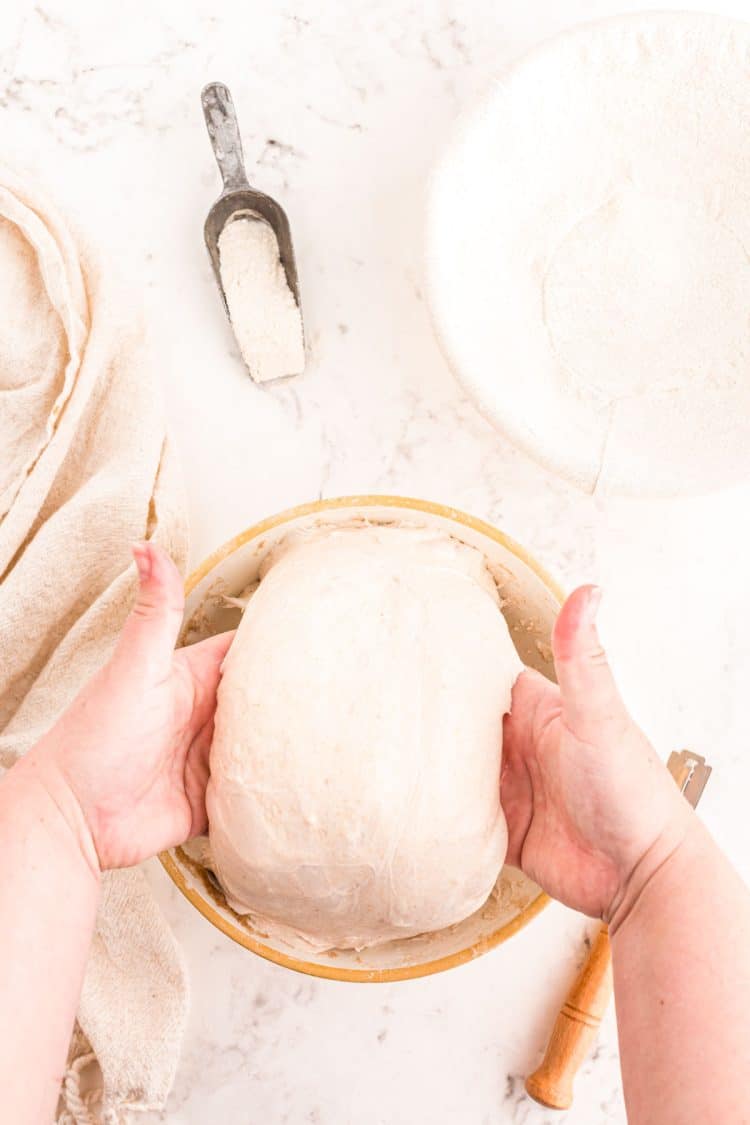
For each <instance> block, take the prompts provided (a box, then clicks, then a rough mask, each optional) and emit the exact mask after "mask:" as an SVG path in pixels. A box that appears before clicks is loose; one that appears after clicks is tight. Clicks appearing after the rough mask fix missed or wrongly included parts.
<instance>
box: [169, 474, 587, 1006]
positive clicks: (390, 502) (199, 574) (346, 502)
mask: <svg viewBox="0 0 750 1125" xmlns="http://www.w3.org/2000/svg"><path fill="white" fill-rule="evenodd" d="M341 508H394V509H397V510H398V509H408V510H411V511H416V512H424V513H426V514H428V515H435V516H440V517H442V518H443V519H448V520H452V521H453V522H454V523H458V524H463V525H464V526H465V527H468V528H471V529H472V530H473V531H476V532H479V533H481V534H484V535H486V536H488V538H490V539H494V540H495V541H496V542H497V543H500V544H501V545H502V546H503V547H505V548H506V549H507V550H508V551H510V552H511V554H514V555H516V557H517V558H519V559H520V560H521V561H522V562H523V563H525V564H526V565H527V566H528V567H529V569H530V570H532V571H533V572H534V574H536V576H537V578H539V579H540V580H541V582H542V583H543V584H544V585H545V586H546V587H547V589H548V590H549V591H550V593H551V594H552V595H553V597H554V598H555V599H556V601H557V602H558V603H560V604H562V602H563V601H564V599H565V594H564V592H563V590H562V588H561V587H560V585H559V584H558V583H557V582H556V581H555V579H554V578H552V576H551V575H550V574H548V573H547V571H546V570H545V569H544V567H543V566H541V564H540V563H538V562H537V561H536V559H534V558H532V556H531V555H530V554H529V553H528V551H526V550H525V548H523V547H522V546H521V545H520V543H517V542H516V541H515V540H514V539H512V538H511V537H510V536H508V535H506V534H505V533H504V532H502V531H500V530H499V529H498V528H496V527H493V526H492V524H489V523H486V522H485V521H484V520H481V519H478V518H477V517H476V516H471V515H469V514H468V513H466V512H462V511H460V510H459V509H457V508H453V507H451V506H449V505H446V504H439V503H436V502H434V501H431V500H418V499H416V498H414V497H409V496H389V495H384V496H380V495H361V496H359V495H352V496H339V497H335V498H333V499H330V500H322V499H321V500H314V501H312V502H310V503H307V504H299V505H297V506H296V507H293V508H287V509H285V510H284V511H282V512H278V513H277V514H276V515H273V516H269V517H267V518H266V519H264V520H261V521H260V522H259V523H256V524H253V525H252V526H251V527H249V528H246V529H245V530H244V531H241V532H239V534H237V535H235V536H233V537H232V538H231V539H229V540H227V542H225V543H223V544H222V545H221V546H220V547H218V548H217V549H216V550H215V551H214V552H213V553H212V554H210V555H209V556H208V557H207V558H206V559H204V560H203V562H202V563H201V564H200V565H199V566H198V567H197V568H196V569H195V570H194V571H192V573H191V574H190V575H189V576H188V577H187V579H186V580H185V596H186V597H187V596H188V595H189V594H190V593H192V591H193V590H194V589H195V587H196V586H197V585H198V584H199V583H200V582H202V581H203V579H204V578H205V577H206V575H207V574H209V573H210V571H212V570H213V569H214V568H215V567H216V566H218V564H219V563H221V562H223V560H224V559H225V558H227V557H228V556H229V555H231V554H233V553H234V552H235V551H236V550H238V549H239V548H240V547H242V546H244V544H245V543H248V542H249V541H250V540H251V539H257V538H259V537H260V536H262V535H264V534H265V533H266V532H268V531H271V530H272V529H273V528H275V527H278V526H279V525H280V524H284V523H290V522H291V521H292V520H295V519H299V518H300V517H304V516H308V515H314V514H317V513H320V512H326V511H331V510H337V509H341ZM159 860H160V862H161V865H162V867H163V868H164V870H165V871H166V873H167V875H168V876H169V878H170V879H171V880H172V882H173V883H174V885H175V886H176V887H177V889H178V891H180V893H181V894H182V895H184V897H185V898H186V899H187V900H188V901H189V902H190V903H192V905H193V906H194V907H195V908H196V910H198V911H199V912H200V913H201V914H202V915H203V917H204V918H206V919H207V920H208V921H209V922H211V923H212V924H213V925H214V926H215V927H216V928H217V929H218V930H221V932H222V933H223V934H225V935H226V936H227V937H229V938H231V939H232V941H234V942H236V943H237V944H238V945H241V946H243V947H244V948H245V949H249V950H250V951H251V952H252V953H256V954H257V955H258V956H259V957H262V958H263V959H264V960H266V961H272V962H273V963H274V964H276V965H281V966H283V967H284V968H286V969H292V970H293V971H294V972H298V973H303V974H305V975H306V976H312V977H322V978H324V979H326V980H339V981H349V982H352V983H360V984H368V983H385V982H389V981H402V980H415V979H417V978H419V977H426V976H431V975H432V974H433V973H440V972H443V971H445V970H446V969H452V968H455V967H456V966H458V965H463V964H465V963H466V962H467V961H473V960H474V959H475V958H477V957H480V956H481V955H482V954H483V953H487V952H488V951H489V950H490V949H494V948H495V946H497V945H500V944H501V943H502V942H504V941H506V940H507V939H508V938H509V937H512V935H513V934H515V933H516V932H517V931H518V930H520V929H522V928H523V927H524V926H525V925H526V924H527V923H528V922H530V921H531V919H532V918H535V917H536V915H537V914H539V913H540V912H541V911H542V910H543V909H544V908H545V906H547V905H548V904H549V902H550V898H549V895H547V894H546V893H545V892H544V891H540V892H539V894H538V895H537V896H536V898H534V899H533V900H532V901H531V902H530V903H529V904H528V905H527V906H525V907H524V909H523V910H522V911H521V912H520V913H519V914H517V915H516V917H515V918H512V919H511V920H510V921H509V922H506V923H505V924H504V925H502V926H500V927H499V928H498V929H497V930H494V931H493V932H492V933H491V934H488V935H487V936H486V937H483V938H480V939H479V940H478V941H475V942H472V943H471V945H469V946H467V947H466V948H465V949H459V950H457V951H456V952H455V953H449V954H446V955H445V956H444V957H438V958H436V959H435V960H433V961H425V962H423V963H421V964H419V965H409V966H404V967H401V968H390V969H350V968H345V967H344V966H340V967H339V966H337V965H335V964H331V965H321V964H318V963H317V962H313V961H305V960H304V959H302V958H301V957H295V956H293V955H291V954H287V953H282V952H281V951H280V950H277V949H274V948H273V947H272V946H270V945H266V944H265V943H264V942H262V941H260V940H259V939H258V938H255V937H253V936H252V935H251V934H248V933H243V932H241V931H240V930H239V928H236V927H233V926H232V924H231V923H230V922H229V921H228V920H227V919H226V918H224V917H222V915H221V914H220V913H219V911H218V910H216V909H215V908H214V907H213V906H212V905H211V904H210V903H209V902H207V901H206V899H204V898H203V897H202V896H201V895H200V894H199V893H198V892H197V890H195V888H193V887H191V886H190V885H189V884H188V881H187V879H186V877H185V875H184V873H183V871H182V870H181V868H180V867H179V866H178V864H177V863H176V861H175V859H174V857H173V856H172V854H171V852H170V851H163V852H161V853H160V854H159Z"/></svg>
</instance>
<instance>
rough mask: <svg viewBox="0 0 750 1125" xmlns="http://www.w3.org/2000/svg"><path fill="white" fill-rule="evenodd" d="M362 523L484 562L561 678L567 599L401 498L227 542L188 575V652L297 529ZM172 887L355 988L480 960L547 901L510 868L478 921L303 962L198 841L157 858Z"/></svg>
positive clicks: (229, 624)
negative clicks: (214, 866) (555, 639)
mask: <svg viewBox="0 0 750 1125" xmlns="http://www.w3.org/2000/svg"><path fill="white" fill-rule="evenodd" d="M356 522H366V523H378V524H394V523H398V524H401V525H409V526H415V527H429V528H436V529H439V530H441V531H444V532H445V533H447V534H449V535H452V536H453V537H454V538H456V539H459V540H461V541H462V542H464V543H467V544H469V545H470V546H473V547H476V548H478V549H479V550H480V551H482V553H483V554H484V555H485V557H486V558H487V561H488V566H489V568H490V571H491V573H492V575H493V577H494V579H495V581H496V583H497V585H498V589H499V591H500V593H501V595H502V598H503V613H504V615H505V618H506V620H507V622H508V626H509V628H510V631H511V636H512V637H513V640H514V643H515V645H516V648H517V649H518V652H519V655H520V657H521V659H522V660H523V661H524V663H525V664H527V665H528V666H530V667H532V668H536V669H537V670H538V671H540V672H542V674H544V675H546V676H547V677H548V678H549V679H554V668H553V665H552V654H551V650H550V647H549V642H550V637H551V633H552V625H553V623H554V619H555V617H556V614H557V611H558V608H559V606H560V603H561V602H562V599H563V594H562V592H561V590H560V588H559V587H558V586H557V584H556V583H555V582H554V581H553V579H552V578H550V576H549V575H548V574H547V573H546V572H545V571H544V570H543V569H542V567H541V566H540V565H539V564H538V563H537V562H536V561H535V560H534V559H532V558H531V557H530V555H528V554H527V552H526V551H524V549H523V548H522V547H520V546H519V545H518V544H517V543H515V542H514V541H513V540H512V539H510V538H508V536H506V535H504V534H503V533H502V532H500V531H498V530H497V528H494V527H492V526H491V525H490V524H487V523H483V522H482V521H481V520H478V519H474V518H473V517H472V516H468V515H465V514H464V513H463V512H459V511H456V510H455V509H454V508H447V507H445V506H443V505H442V504H433V503H430V502H428V501H425V500H412V499H408V498H406V497H400V496H347V497H343V498H341V499H336V500H321V501H318V502H317V503H314V504H305V505H303V506H301V507H298V508H292V509H291V510H289V511H286V512H282V513H280V514H279V515H276V516H271V517H270V518H269V519H267V520H263V522H262V523H259V524H256V525H255V526H254V527H251V528H249V529H248V530H247V531H243V532H242V533H241V534H239V535H237V536H235V537H234V539H231V540H230V541H229V542H228V543H225V544H224V546H223V547H220V548H219V550H218V551H215V552H214V554H212V555H211V556H210V557H209V558H208V559H206V560H205V562H204V563H202V565H201V566H199V567H198V569H197V570H196V571H195V572H194V573H193V574H191V575H190V577H189V578H188V580H187V582H186V584H185V591H186V607H185V624H184V627H183V632H182V643H183V644H192V643H194V642H195V641H198V640H200V639H202V638H203V637H207V636H210V635H212V634H214V633H217V632H220V631H222V630H225V629H231V628H234V627H235V626H236V625H237V622H238V618H239V611H238V610H237V609H236V608H234V607H231V606H229V605H227V603H226V598H227V597H232V596H236V595H238V594H240V593H241V592H242V591H243V590H245V589H246V588H247V587H248V586H250V585H251V584H252V583H253V582H254V581H255V580H256V578H257V575H258V570H259V567H260V564H261V562H262V560H263V558H264V557H265V555H266V554H267V553H268V551H269V550H270V549H271V548H272V547H273V546H274V545H275V544H276V543H277V542H278V541H279V540H280V539H282V538H283V537H284V536H285V535H287V534H288V533H289V532H290V531H292V530H299V529H300V528H306V527H321V526H323V527H325V526H335V525H340V524H352V523H356ZM160 859H161V862H162V864H163V866H164V868H165V870H166V872H167V874H168V875H169V877H170V879H171V880H172V881H173V883H174V884H175V886H176V887H177V888H178V889H179V890H180V891H181V892H182V894H183V895H184V896H185V897H186V898H187V899H188V901H189V902H191V903H192V904H193V906H194V907H195V908H196V909H197V910H199V911H200V913H201V914H202V915H203V916H204V917H205V918H207V919H208V920H209V922H211V923H212V925H214V926H215V927H216V928H217V929H218V930H221V931H222V933H224V934H226V935H227V936H228V937H230V938H232V940H233V941H236V942H237V943H238V944H239V945H241V946H243V947H244V948H245V949H249V950H251V951H252V952H253V953H257V954H258V955H259V956H260V957H264V958H266V959H267V960H269V961H273V962H275V963H276V964H277V965H283V966H284V967H285V968H287V969H294V970H295V971H297V972H301V973H307V974H308V975H310V976H316V977H326V978H329V979H332V980H342V981H351V982H360V983H362V982H375V981H395V980H409V979H412V978H415V977H421V976H427V975H428V974H430V973H437V972H441V971H442V970H444V969H450V968H453V967H454V966H456V965H461V964H463V963H464V962H466V961H470V960H473V959H474V958H475V957H479V956H481V954H483V953H486V952H487V950H489V949H492V948H493V947H494V946H496V945H499V944H500V942H502V941H505V940H506V939H507V938H509V937H510V936H511V935H512V934H514V933H516V932H517V931H518V930H520V929H522V928H523V927H524V926H525V925H526V923H527V922H529V921H530V920H531V919H532V918H533V917H534V916H535V915H536V914H538V913H539V911H540V910H542V908H543V907H544V906H545V905H546V904H547V902H548V901H549V900H548V898H547V896H546V895H545V894H544V893H543V892H542V891H540V889H539V887H537V886H536V884H535V883H532V882H531V880H529V879H527V878H526V877H525V876H524V875H522V874H521V873H520V872H519V871H517V870H515V869H514V868H504V869H503V871H502V872H501V875H500V877H499V878H498V881H497V884H496V886H495V888H494V890H493V892H492V894H491V895H490V898H489V899H488V900H487V902H486V903H485V905H484V906H483V907H482V908H481V909H480V910H478V911H476V912H475V913H474V914H472V915H471V917H469V918H467V919H465V920H464V921H463V922H460V923H458V924H456V925H454V926H449V927H447V928H446V929H444V930H439V931H437V932H436V933H433V934H424V935H419V936H417V937H413V938H409V939H407V940H402V941H393V942H387V943H385V944H384V945H380V946H375V947H373V948H371V949H365V950H361V951H359V952H357V951H356V950H328V951H326V952H323V953H309V954H302V953H300V952H299V950H294V949H292V948H290V947H289V946H287V945H285V944H284V943H283V942H282V941H280V940H278V939H277V938H276V937H271V936H270V935H269V934H267V933H266V932H265V931H264V929H263V926H262V923H260V922H258V921H256V920H254V919H253V918H252V917H248V916H241V915H239V914H237V913H235V911H233V910H232V909H231V908H230V907H229V906H228V905H227V903H226V900H225V898H224V895H223V893H222V891H221V888H220V887H219V886H218V884H217V882H216V880H215V879H214V877H213V876H212V874H211V872H210V871H208V870H207V869H206V868H205V867H204V866H203V864H202V863H201V847H200V842H199V843H198V845H197V846H195V845H193V844H190V845H187V846H186V847H183V848H173V849H171V850H170V851H168V852H164V853H163V854H162V855H161V856H160Z"/></svg>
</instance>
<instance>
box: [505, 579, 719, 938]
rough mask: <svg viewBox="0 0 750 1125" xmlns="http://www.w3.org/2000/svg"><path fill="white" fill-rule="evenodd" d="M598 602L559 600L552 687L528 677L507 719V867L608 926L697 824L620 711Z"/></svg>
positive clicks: (577, 595) (586, 595)
mask: <svg viewBox="0 0 750 1125" xmlns="http://www.w3.org/2000/svg"><path fill="white" fill-rule="evenodd" d="M600 597H601V591H600V590H599V589H598V588H597V587H593V586H584V587H581V588H580V589H578V590H576V591H575V592H574V593H573V594H571V596H570V597H569V598H568V600H567V601H566V603H565V605H564V606H563V608H562V610H561V611H560V615H559V617H558V619H557V623H556V625H555V629H554V634H553V638H552V648H553V653H554V658H555V669H556V672H557V679H558V683H559V688H558V687H556V686H555V685H554V684H551V683H550V682H549V681H548V680H546V679H545V678H544V677H543V676H540V675H539V674H538V673H536V672H533V671H530V670H526V671H524V672H523V673H522V674H521V676H520V677H519V678H518V680H517V682H516V685H515V687H514V689H513V701H512V706H511V711H510V714H509V715H507V716H506V718H505V727H504V739H503V742H504V748H503V769H502V777H501V800H502V805H503V809H504V811H505V815H506V818H507V821H508V833H509V848H508V858H507V862H508V863H510V864H512V865H514V866H517V867H520V868H521V869H522V870H523V871H524V872H526V874H527V875H529V876H530V877H531V878H532V879H534V881H535V882H537V883H539V885H540V886H541V887H542V888H543V889H544V890H546V891H547V892H548V893H549V894H550V895H552V896H553V897H554V898H557V899H559V900H560V901H561V902H564V903H565V904H566V905H568V906H571V907H573V908H574V909H576V910H580V911H582V912H583V913H584V914H588V915H591V916H593V917H600V918H603V919H604V920H605V921H607V922H609V923H610V926H611V928H612V929H614V928H616V927H617V926H618V925H619V924H620V923H621V922H622V920H623V919H624V918H625V917H626V916H627V914H628V913H629V911H630V909H631V908H632V905H633V903H634V902H635V901H636V899H637V898H638V896H639V894H640V892H641V890H642V889H643V887H644V886H645V885H646V883H647V882H648V880H649V879H650V878H651V876H652V875H653V873H654V872H655V871H656V870H657V869H658V868H659V867H661V866H662V864H664V863H665V862H666V861H667V860H668V859H669V857H670V856H671V855H672V854H673V853H674V852H675V851H677V850H678V849H679V848H680V846H681V844H682V842H683V841H684V840H685V839H686V837H687V836H688V835H689V834H690V832H691V829H692V827H693V825H694V824H697V823H698V822H697V819H696V817H695V814H694V813H693V812H692V810H691V809H690V807H689V806H688V804H687V802H686V801H685V800H684V798H683V797H682V796H681V795H680V793H679V791H678V789H677V787H676V786H675V784H674V781H673V780H672V778H671V777H670V775H669V773H668V772H667V770H666V769H665V767H664V765H663V763H662V762H661V761H660V760H659V758H658V757H657V755H656V754H655V752H654V750H653V748H652V747H651V745H650V743H649V742H648V740H647V739H646V737H645V735H644V734H643V732H642V731H641V730H640V729H639V728H638V727H637V726H636V724H635V723H634V722H633V720H632V718H631V717H630V715H629V714H628V712H627V710H626V709H625V705H624V704H623V702H622V699H621V698H620V695H619V693H618V691H617V687H616V685H615V682H614V679H613V677H612V673H611V671H610V668H609V665H608V663H607V658H606V655H605V653H604V651H603V649H602V646H601V644H600V641H599V637H598V633H597V629H596V623H595V621H596V613H597V609H598V605H599V601H600Z"/></svg>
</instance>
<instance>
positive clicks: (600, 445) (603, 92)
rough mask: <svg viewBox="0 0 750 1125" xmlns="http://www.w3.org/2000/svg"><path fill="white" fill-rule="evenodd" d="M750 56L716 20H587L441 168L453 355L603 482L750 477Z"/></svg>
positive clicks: (434, 207) (439, 220)
mask: <svg viewBox="0 0 750 1125" xmlns="http://www.w3.org/2000/svg"><path fill="white" fill-rule="evenodd" d="M749 58H750V25H748V24H745V23H742V22H739V21H731V20H726V19H723V18H721V17H714V16H703V15H697V14H689V13H680V14H668V13H666V14H651V15H638V16H632V17H621V18H617V19H612V20H607V21H603V22H600V23H595V24H589V25H586V26H583V27H581V28H578V29H576V30H574V31H572V32H569V33H567V34H564V35H562V36H559V37H557V38H555V39H553V40H550V41H549V42H548V43H545V44H543V45H542V46H541V47H539V48H537V49H536V50H535V51H533V52H532V53H531V54H529V55H528V56H526V58H524V59H522V60H521V61H520V62H519V63H518V64H516V65H515V66H513V67H512V68H511V69H509V70H508V71H506V72H505V73H504V74H503V75H502V76H501V77H500V78H499V80H498V81H497V82H496V83H495V85H494V86H493V88H492V89H491V90H490V92H489V94H488V96H487V97H486V99H485V100H484V101H483V103H482V104H481V105H480V106H479V108H478V109H476V110H475V111H474V112H472V113H471V114H469V115H468V116H467V117H466V118H465V119H464V121H463V122H462V123H461V125H460V127H459V129H458V130H457V132H456V135H455V138H454V140H453V143H452V144H451V145H450V146H449V148H448V150H447V152H446V154H445V157H444V159H443V160H442V161H441V164H440V166H439V167H438V168H437V170H436V173H435V175H434V177H433V180H432V189H431V192H430V200H429V208H428V213H429V220H428V232H427V233H428V289H429V294H430V300H431V305H432V309H433V313H434V317H435V323H436V327H437V330H438V333H439V335H440V338H441V341H442V343H443V346H444V348H445V351H446V354H447V356H448V358H449V360H450V362H451V364H452V366H453V367H454V369H455V370H456V372H457V373H458V374H459V375H460V376H461V378H462V379H463V380H464V381H465V382H466V384H467V385H468V387H469V388H470V389H471V390H472V391H473V392H474V393H475V395H476V397H477V400H478V403H479V405H480V406H481V407H482V408H483V409H485V410H486V411H487V413H488V414H489V415H490V416H491V417H492V418H493V420H495V421H496V422H497V423H498V424H499V425H500V426H501V427H502V428H503V429H504V430H505V431H506V432H507V433H508V435H509V436H510V437H511V438H512V439H513V440H514V441H515V442H516V443H517V444H519V445H521V446H522V447H523V448H525V449H526V450H527V451H528V452H529V453H531V454H532V455H533V456H535V457H536V458H537V459H538V460H540V461H542V462H543V463H545V464H546V465H548V466H549V467H551V468H552V469H554V470H555V471H557V472H560V473H562V474H564V475H565V476H567V477H569V478H571V479H572V480H574V481H575V482H576V483H577V484H579V485H580V486H581V487H582V488H584V489H586V490H587V491H594V490H596V489H600V490H602V491H604V492H606V491H611V492H626V493H652V494H676V493H690V492H696V491H705V490H708V489H711V488H714V487H718V486H721V485H725V484H728V483H732V482H734V481H736V480H737V479H739V478H742V477H745V476H747V475H749V474H750V318H749V317H748V309H749V308H750V260H749V259H748V248H750V207H748V198H750V148H749V147H748V145H747V139H746V135H745V134H746V128H745V123H746V121H747V120H748V117H749V116H750V80H749V76H750V70H749V68H748V59H749ZM467 201H468V202H467Z"/></svg>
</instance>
